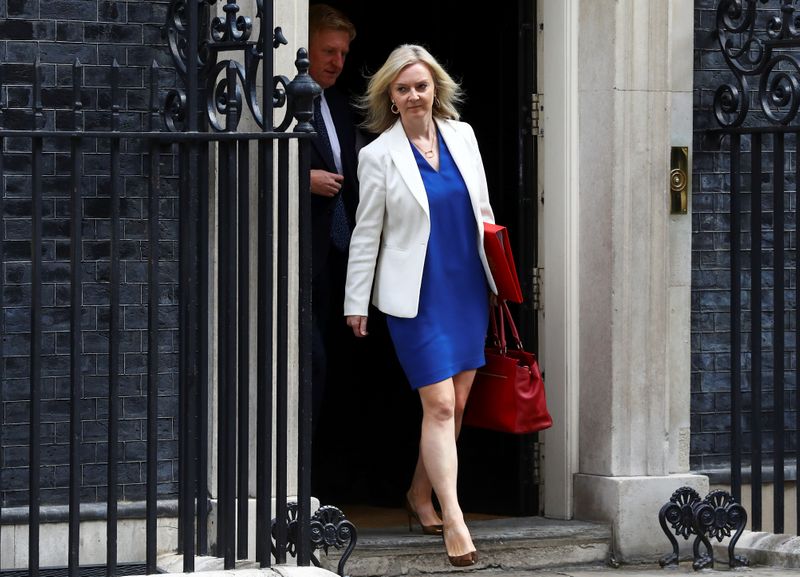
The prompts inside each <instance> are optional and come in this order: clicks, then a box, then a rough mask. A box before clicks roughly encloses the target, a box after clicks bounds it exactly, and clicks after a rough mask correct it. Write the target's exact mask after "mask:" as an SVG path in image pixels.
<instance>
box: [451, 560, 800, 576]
mask: <svg viewBox="0 0 800 577" xmlns="http://www.w3.org/2000/svg"><path fill="white" fill-rule="evenodd" d="M603 575H624V576H625V577H679V576H680V577H682V576H684V575H687V576H688V575H698V576H703V577H712V576H716V575H719V576H720V577H725V575H730V576H731V577H734V576H736V577H789V576H790V575H791V576H793V577H794V576H797V575H800V569H796V568H793V569H783V568H778V567H743V568H739V569H734V570H732V571H731V570H729V569H728V566H727V565H720V566H719V567H718V568H717V569H704V570H702V571H693V570H692V564H691V563H690V562H684V563H682V564H681V565H680V566H679V567H677V568H672V567H670V568H666V569H662V568H660V567H659V566H658V565H637V566H627V565H626V566H621V567H619V568H613V567H605V566H601V567H585V566H584V567H576V568H574V569H570V568H568V567H567V568H559V569H542V570H537V571H503V570H501V569H497V570H493V569H484V570H481V571H460V572H455V571H454V572H452V573H446V574H443V573H438V574H437V575H436V577H528V576H530V577H600V576H603Z"/></svg>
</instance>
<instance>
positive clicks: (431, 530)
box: [406, 495, 443, 535]
mask: <svg viewBox="0 0 800 577" xmlns="http://www.w3.org/2000/svg"><path fill="white" fill-rule="evenodd" d="M406 513H408V532H409V533H410V532H411V531H412V530H413V527H412V524H411V523H412V521H416V522H417V524H418V525H419V526H420V527H422V532H423V533H424V534H425V535H441V534H442V531H443V528H442V525H423V524H422V521H420V519H419V514H418V513H417V512H416V511H415V510H414V507H412V506H411V501H409V500H408V495H406Z"/></svg>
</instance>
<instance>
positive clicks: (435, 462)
mask: <svg viewBox="0 0 800 577" xmlns="http://www.w3.org/2000/svg"><path fill="white" fill-rule="evenodd" d="M456 382H460V384H461V385H462V387H460V388H463V381H462V379H461V378H460V375H457V376H456V377H455V379H447V380H445V381H441V382H439V383H435V384H433V385H427V386H425V387H421V388H420V389H419V395H420V399H421V400H422V434H421V440H420V455H421V458H422V463H423V464H424V467H425V471H426V473H427V476H428V479H430V483H431V485H432V486H433V490H434V491H436V496H437V498H438V499H439V504H440V505H441V506H442V519H443V522H444V530H445V533H446V537H447V539H445V546H446V547H447V554H448V555H450V556H459V555H466V554H467V553H470V552H471V551H474V550H475V546H474V545H473V544H472V538H471V536H470V534H469V529H467V526H466V524H465V523H464V514H463V513H462V511H461V506H460V505H459V503H458V495H457V484H458V453H457V451H456V418H455V415H456V404H457V402H456V399H457V397H458V396H459V395H457V394H456V388H457V387H456V384H455V383H456ZM462 410H463V407H462Z"/></svg>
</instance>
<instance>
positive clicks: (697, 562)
mask: <svg viewBox="0 0 800 577" xmlns="http://www.w3.org/2000/svg"><path fill="white" fill-rule="evenodd" d="M658 522H659V524H660V525H661V529H662V531H664V534H665V535H666V536H667V539H669V542H670V544H671V545H672V551H671V552H670V553H668V554H667V555H665V556H663V557H662V558H661V559H660V560H659V564H660V565H661V567H677V566H678V564H679V562H680V553H679V548H678V540H677V539H676V538H675V536H678V537H682V538H683V539H684V540H688V539H690V538H691V537H692V535H694V543H693V544H692V553H693V556H694V559H693V562H692V568H693V569H694V570H695V571H699V570H701V569H707V568H710V567H713V566H714V548H713V546H712V545H711V539H716V540H717V541H719V542H721V541H722V540H723V539H725V538H726V537H731V534H732V533H733V536H732V537H731V539H730V541H729V543H728V563H729V566H730V567H731V568H735V567H746V566H747V565H749V561H748V560H747V558H746V557H744V556H741V555H736V554H735V548H736V543H737V542H738V541H739V537H741V535H742V533H743V532H744V529H745V526H746V525H747V511H746V510H745V509H744V507H742V506H741V505H740V504H739V503H737V502H736V501H735V500H734V498H733V497H732V496H731V495H730V493H728V492H727V491H712V492H710V493H709V494H708V495H706V496H705V498H703V499H701V498H700V495H699V494H698V493H697V491H696V490H694V489H693V488H691V487H681V488H680V489H678V490H676V491H675V492H674V493H673V494H672V496H671V497H670V498H669V501H667V502H666V503H665V504H664V505H663V506H662V507H661V510H660V511H659V513H658ZM668 525H669V526H668ZM673 533H674V535H673ZM701 545H702V546H703V547H704V548H705V550H704V551H701V547H700V546H701Z"/></svg>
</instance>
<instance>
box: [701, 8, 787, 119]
mask: <svg viewBox="0 0 800 577" xmlns="http://www.w3.org/2000/svg"><path fill="white" fill-rule="evenodd" d="M759 3H760V4H773V6H770V8H773V9H777V10H779V12H780V14H779V15H778V14H775V12H774V10H772V11H769V12H768V11H766V10H765V11H759V10H758V4H759ZM796 12H797V8H795V6H794V0H779V1H775V2H770V0H721V1H720V3H719V4H718V5H717V38H718V41H719V45H720V51H721V53H722V56H723V57H724V59H725V62H726V63H727V65H728V67H729V69H730V71H731V72H732V73H733V76H734V80H733V81H732V82H727V83H724V84H722V85H720V86H719V88H718V89H717V91H716V92H715V95H714V114H715V117H716V119H717V122H718V123H719V124H720V126H722V127H725V128H734V127H742V126H745V125H746V124H747V123H755V124H757V125H762V124H764V123H766V124H775V125H784V126H785V125H789V124H791V123H792V122H793V121H794V120H795V119H796V117H797V110H798V108H799V107H800V62H799V61H798V58H797V55H796V51H797V49H798V48H800V31H798V27H797V24H798V22H797V20H798V15H797V13H796ZM748 79H750V80H748ZM751 81H752V82H753V83H754V84H755V85H757V98H756V101H757V102H758V105H759V109H758V110H751V108H750V101H751V95H750V92H751V88H750V82H751Z"/></svg>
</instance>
